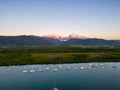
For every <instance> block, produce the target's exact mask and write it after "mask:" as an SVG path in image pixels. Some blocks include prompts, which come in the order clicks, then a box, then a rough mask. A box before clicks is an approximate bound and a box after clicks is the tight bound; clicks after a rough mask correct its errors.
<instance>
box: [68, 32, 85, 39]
mask: <svg viewBox="0 0 120 90" xmlns="http://www.w3.org/2000/svg"><path fill="white" fill-rule="evenodd" d="M68 37H69V38H86V37H85V36H81V35H79V34H75V33H72V34H69V35H68Z"/></svg>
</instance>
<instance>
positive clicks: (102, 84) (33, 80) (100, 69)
mask: <svg viewBox="0 0 120 90" xmlns="http://www.w3.org/2000/svg"><path fill="white" fill-rule="evenodd" d="M30 70H32V71H30ZM34 70H35V71H34ZM26 71H27V72H26ZM54 83H55V84H56V85H55V86H56V87H57V88H59V90H120V63H103V64H102V63H81V64H56V65H26V66H9V67H8V66H7V67H0V90H52V88H53V87H54Z"/></svg>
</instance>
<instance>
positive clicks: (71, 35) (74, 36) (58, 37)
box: [43, 33, 86, 39]
mask: <svg viewBox="0 0 120 90" xmlns="http://www.w3.org/2000/svg"><path fill="white" fill-rule="evenodd" d="M43 37H47V38H54V39H63V38H66V39H69V38H82V39H83V38H86V37H85V36H81V35H79V34H75V33H72V34H69V35H68V36H62V35H58V34H56V33H52V34H49V35H43Z"/></svg>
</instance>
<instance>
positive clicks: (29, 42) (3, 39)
mask: <svg viewBox="0 0 120 90" xmlns="http://www.w3.org/2000/svg"><path fill="white" fill-rule="evenodd" d="M51 45H86V46H90V45H92V46H94V45H120V40H104V39H96V38H93V39H91V38H86V39H81V38H71V39H69V40H67V41H61V40H59V39H53V38H48V37H38V36H32V35H29V36H26V35H21V36H0V46H51Z"/></svg>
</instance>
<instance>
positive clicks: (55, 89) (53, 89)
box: [52, 81, 59, 90]
mask: <svg viewBox="0 0 120 90" xmlns="http://www.w3.org/2000/svg"><path fill="white" fill-rule="evenodd" d="M52 90H59V89H58V88H56V84H55V81H54V88H52Z"/></svg>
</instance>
